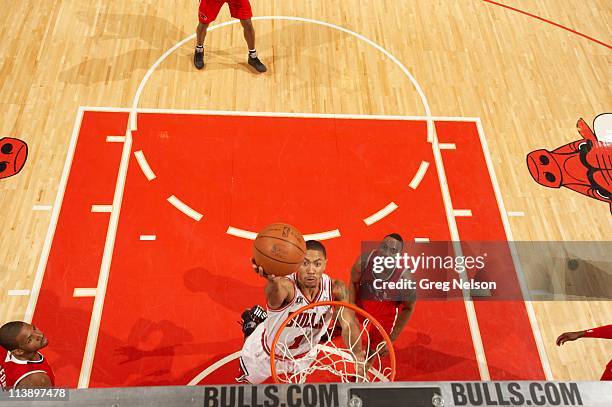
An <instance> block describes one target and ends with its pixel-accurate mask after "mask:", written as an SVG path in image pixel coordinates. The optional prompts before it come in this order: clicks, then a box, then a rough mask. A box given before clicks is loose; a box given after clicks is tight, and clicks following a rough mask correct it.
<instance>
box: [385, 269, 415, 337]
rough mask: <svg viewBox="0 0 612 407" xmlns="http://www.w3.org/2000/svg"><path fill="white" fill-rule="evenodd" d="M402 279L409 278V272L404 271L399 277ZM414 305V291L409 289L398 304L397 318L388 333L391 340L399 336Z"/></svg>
mask: <svg viewBox="0 0 612 407" xmlns="http://www.w3.org/2000/svg"><path fill="white" fill-rule="evenodd" d="M401 278H402V279H408V278H410V272H408V271H406V272H404V274H403V275H402V277H401ZM415 305H416V295H415V293H414V291H410V292H408V293H407V294H406V297H404V301H402V303H401V304H400V307H399V311H398V313H397V319H396V320H395V325H394V326H393V330H392V331H391V332H390V333H389V338H390V339H391V341H392V342H395V340H396V339H397V338H398V337H399V335H400V334H401V333H402V331H403V330H404V327H405V326H406V324H407V323H408V321H409V320H410V317H411V316H412V313H413V312H414V307H415Z"/></svg>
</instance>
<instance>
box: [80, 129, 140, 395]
mask: <svg viewBox="0 0 612 407" xmlns="http://www.w3.org/2000/svg"><path fill="white" fill-rule="evenodd" d="M131 151H132V133H131V132H130V130H129V125H128V128H127V130H126V132H125V143H123V150H122V152H121V161H120V163H119V172H118V174H117V183H116V185H115V195H114V196H113V210H112V212H111V215H110V220H109V223H108V230H107V232H106V241H105V243H104V252H103V254H102V263H101V265H100V275H99V276H98V285H97V286H96V287H97V291H96V297H95V300H94V304H93V309H92V312H91V320H90V321H89V331H88V333H87V342H86V343H85V352H84V353H83V363H82V365H81V373H80V375H79V383H78V388H87V387H89V379H90V377H91V369H92V367H93V361H94V357H95V353H96V345H97V343H98V333H99V332H100V323H101V321H102V309H103V307H104V299H105V298H106V286H107V284H108V277H109V274H110V267H111V260H112V258H113V251H114V249H115V238H116V236H117V226H118V224H119V214H120V213H121V203H122V201H123V192H124V190H125V181H126V179H127V172H128V166H129V163H130V155H131Z"/></svg>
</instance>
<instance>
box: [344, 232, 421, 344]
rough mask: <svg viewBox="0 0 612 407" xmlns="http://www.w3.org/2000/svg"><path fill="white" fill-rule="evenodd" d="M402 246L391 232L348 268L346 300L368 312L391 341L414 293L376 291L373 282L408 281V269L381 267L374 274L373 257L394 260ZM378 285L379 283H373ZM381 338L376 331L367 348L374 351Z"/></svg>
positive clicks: (403, 321) (406, 317)
mask: <svg viewBox="0 0 612 407" xmlns="http://www.w3.org/2000/svg"><path fill="white" fill-rule="evenodd" d="M403 247H404V241H403V239H402V237H401V236H400V235H399V234H397V233H392V234H389V235H387V236H385V237H384V239H383V241H382V242H381V244H380V246H379V247H378V248H377V249H376V250H372V251H370V252H367V253H363V254H362V255H361V256H360V257H359V258H358V259H357V261H356V262H355V264H353V268H352V269H351V284H350V285H349V298H350V301H351V302H353V303H354V304H355V305H357V306H358V307H360V308H362V309H364V310H365V311H367V312H368V313H370V314H371V315H372V316H373V317H374V318H376V320H377V321H378V322H380V324H381V325H382V326H383V328H384V329H385V331H386V332H387V333H388V334H389V337H390V339H391V341H395V340H396V339H397V338H398V337H399V335H400V333H401V332H402V330H403V329H404V327H405V326H406V323H407V322H408V320H409V319H410V316H411V315H412V312H413V311H414V306H415V301H416V296H415V293H414V290H412V291H406V290H398V291H395V290H388V289H377V288H376V287H375V284H374V280H376V279H380V280H382V281H385V282H398V281H400V280H402V279H407V280H409V279H410V270H406V269H401V268H396V267H393V268H390V269H387V268H384V269H383V270H382V271H379V272H377V273H375V272H374V270H373V266H374V258H375V257H377V256H378V257H395V256H396V255H398V254H400V253H401V251H402V249H403ZM376 285H379V284H376ZM382 341H383V338H382V337H381V335H380V334H379V333H378V331H377V330H374V331H373V332H372V337H371V343H370V348H372V349H376V347H377V346H378V344H379V343H380V342H382ZM380 353H381V355H384V354H386V353H387V349H386V344H385V346H384V347H383V348H381V350H380Z"/></svg>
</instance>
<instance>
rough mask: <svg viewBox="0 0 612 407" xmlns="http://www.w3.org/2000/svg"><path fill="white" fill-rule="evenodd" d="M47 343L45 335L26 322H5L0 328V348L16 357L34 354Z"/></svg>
mask: <svg viewBox="0 0 612 407" xmlns="http://www.w3.org/2000/svg"><path fill="white" fill-rule="evenodd" d="M48 343H49V341H48V340H47V338H46V337H45V335H44V334H43V333H42V332H41V331H40V330H39V329H38V328H36V326H34V325H32V324H28V323H27V322H22V321H13V322H7V323H6V324H4V325H2V327H0V346H2V347H3V348H4V349H6V350H8V351H9V352H12V353H13V355H15V356H17V357H19V356H27V355H30V354H32V353H35V352H37V351H38V350H39V349H42V348H44V347H45V346H47V344H48Z"/></svg>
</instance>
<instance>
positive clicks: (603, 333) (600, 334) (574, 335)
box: [557, 325, 612, 380]
mask: <svg viewBox="0 0 612 407" xmlns="http://www.w3.org/2000/svg"><path fill="white" fill-rule="evenodd" d="M580 338H602V339H612V325H606V326H600V327H599V328H591V329H587V330H586V331H576V332H564V333H562V334H561V335H559V337H558V338H557V346H561V345H563V344H564V343H565V342H570V341H575V340H576V339H580ZM600 380H612V359H611V360H610V361H609V362H608V365H607V366H606V370H605V371H604V372H603V375H601V379H600Z"/></svg>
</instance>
